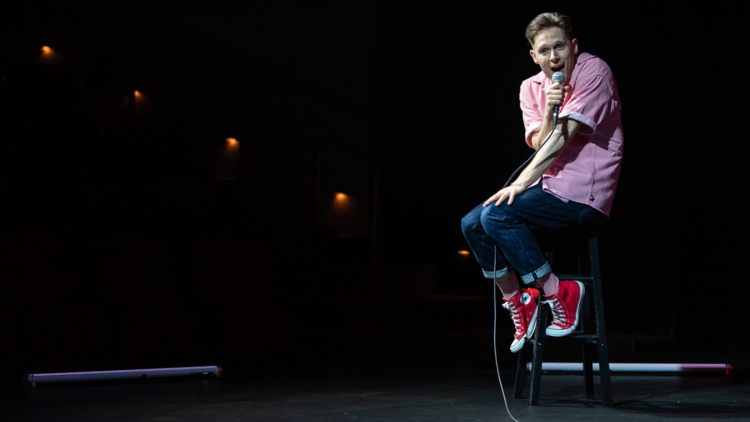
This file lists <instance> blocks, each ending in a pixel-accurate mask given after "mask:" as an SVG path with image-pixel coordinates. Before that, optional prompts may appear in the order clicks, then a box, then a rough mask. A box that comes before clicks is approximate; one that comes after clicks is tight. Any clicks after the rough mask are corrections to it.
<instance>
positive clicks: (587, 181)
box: [461, 13, 623, 352]
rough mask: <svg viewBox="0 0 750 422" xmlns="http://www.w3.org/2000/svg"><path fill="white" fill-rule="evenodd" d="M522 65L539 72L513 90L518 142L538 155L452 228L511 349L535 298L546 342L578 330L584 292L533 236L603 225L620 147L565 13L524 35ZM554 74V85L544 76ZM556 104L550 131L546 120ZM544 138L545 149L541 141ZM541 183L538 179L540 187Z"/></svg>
mask: <svg viewBox="0 0 750 422" xmlns="http://www.w3.org/2000/svg"><path fill="white" fill-rule="evenodd" d="M526 38H527V39H528V40H529V43H530V44H531V48H532V49H531V51H530V53H531V58H532V59H533V60H534V63H536V64H538V65H539V67H540V68H541V72H539V73H538V74H537V75H535V76H533V77H531V78H529V79H527V80H525V81H523V83H522V84H521V94H520V98H521V110H522V112H523V120H524V125H525V126H526V143H527V144H528V145H529V146H531V147H532V148H534V149H537V150H538V152H537V154H536V156H535V157H534V159H533V160H532V161H531V163H530V164H529V165H528V166H527V167H526V168H525V169H524V170H523V171H522V172H521V174H520V176H519V177H518V178H517V179H516V180H515V181H514V182H513V184H511V185H510V186H508V187H506V188H504V189H501V190H500V191H498V192H497V193H496V194H494V195H492V196H491V197H490V198H489V199H487V201H485V202H484V203H483V204H480V205H479V206H477V207H476V208H474V209H473V210H472V211H471V212H469V213H468V214H467V215H466V216H465V217H464V218H463V220H462V221H461V226H462V229H463V232H464V235H465V236H466V240H467V241H468V242H469V245H470V247H471V249H472V251H473V252H474V255H475V256H476V258H477V260H478V261H479V265H480V266H481V267H482V270H483V272H484V276H485V277H486V278H491V279H494V280H495V283H496V284H497V286H498V287H499V288H500V291H501V292H502V293H503V301H504V302H505V303H504V304H503V307H505V308H506V309H508V310H509V311H510V312H511V316H512V318H513V322H514V324H515V327H516V332H515V336H514V340H513V342H512V344H511V346H510V350H511V351H512V352H517V351H518V350H520V349H521V348H522V347H523V345H524V342H525V341H526V339H528V338H531V336H532V335H533V333H534V330H535V328H536V327H535V323H536V318H535V317H536V313H537V310H538V298H539V291H538V290H537V289H536V288H528V287H521V286H520V285H519V278H520V279H521V281H523V283H524V284H529V283H532V282H535V281H536V282H537V283H538V284H539V285H540V286H541V288H542V290H543V291H544V295H545V296H546V298H547V302H546V303H548V304H549V305H550V307H551V308H552V316H553V320H552V324H551V325H550V326H549V327H547V329H546V333H547V335H548V336H554V337H561V336H565V335H568V334H570V333H571V332H573V330H575V328H576V326H577V324H578V318H579V311H580V307H581V300H582V298H583V294H584V287H583V284H581V283H580V282H578V281H567V280H563V281H561V280H559V279H558V278H557V277H556V276H555V274H554V273H553V272H552V269H551V267H550V264H549V263H548V262H547V260H546V259H545V257H544V254H543V253H542V251H541V250H540V249H539V247H538V246H537V245H536V243H535V241H534V235H533V234H534V233H539V232H546V231H554V230H556V229H561V228H564V227H570V226H579V225H590V224H594V223H598V222H602V221H604V220H606V219H607V218H608V216H609V213H610V209H611V207H612V201H613V199H614V193H615V188H616V187H617V179H618V177H619V174H620V160H621V157H622V150H623V135H622V122H621V120H620V98H619V95H618V93H617V85H616V84H615V80H614V78H613V77H612V72H611V71H610V69H609V66H607V64H606V63H604V61H602V60H601V59H599V58H597V57H596V56H593V55H591V54H587V53H581V54H580V55H579V56H578V57H576V54H578V40H576V39H575V38H573V37H572V26H571V24H570V20H569V19H568V17H567V16H564V15H560V14H557V13H543V14H541V15H539V16H537V17H536V18H534V20H532V21H531V23H530V24H529V25H528V27H527V28H526ZM555 72H562V73H563V75H564V76H565V79H564V81H563V82H562V83H553V82H552V75H553V74H554V73H555ZM556 106H559V107H560V109H559V110H560V112H559V113H560V114H559V121H558V123H557V125H556V126H555V127H554V130H553V114H554V109H555V107H556ZM545 140H546V142H545ZM540 179H541V181H540Z"/></svg>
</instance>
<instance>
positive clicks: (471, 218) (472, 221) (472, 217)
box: [461, 212, 479, 234]
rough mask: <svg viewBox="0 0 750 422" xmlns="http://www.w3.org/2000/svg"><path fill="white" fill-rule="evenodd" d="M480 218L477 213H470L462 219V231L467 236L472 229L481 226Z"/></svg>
mask: <svg viewBox="0 0 750 422" xmlns="http://www.w3.org/2000/svg"><path fill="white" fill-rule="evenodd" d="M478 217H479V216H478V215H477V214H476V213H473V212H470V213H468V214H466V215H465V216H464V218H462V219H461V231H462V232H463V233H464V234H467V233H468V232H469V231H471V229H473V228H474V227H476V226H477V224H479V218H478Z"/></svg>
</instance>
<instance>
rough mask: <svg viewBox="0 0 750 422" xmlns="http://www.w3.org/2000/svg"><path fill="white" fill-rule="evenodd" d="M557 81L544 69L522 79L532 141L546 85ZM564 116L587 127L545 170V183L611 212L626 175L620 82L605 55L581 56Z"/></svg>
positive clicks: (549, 188)
mask: <svg viewBox="0 0 750 422" xmlns="http://www.w3.org/2000/svg"><path fill="white" fill-rule="evenodd" d="M551 84H552V81H551V80H549V78H547V76H546V75H545V74H544V73H543V72H539V73H538V74H537V75H536V76H533V77H531V78H529V79H526V80H525V81H523V83H522V84H521V110H522V111H523V123H524V125H525V126H526V143H527V144H529V146H532V144H531V135H533V134H534V133H535V132H538V131H539V129H540V127H541V126H542V116H543V115H544V110H545V104H546V103H547V102H546V98H545V97H546V96H545V94H544V90H545V88H547V87H548V86H549V85H551ZM562 118H568V119H573V120H575V121H577V122H579V123H582V124H584V125H586V126H587V127H582V128H580V129H579V130H578V132H577V133H576V134H575V136H573V139H571V140H570V143H569V144H568V145H567V146H566V147H565V149H564V150H563V151H562V153H561V154H560V156H559V157H558V158H557V160H556V161H555V162H554V164H552V166H551V167H550V168H549V169H548V170H547V171H546V172H544V175H543V176H542V186H543V187H544V190H545V191H547V192H551V193H553V194H555V195H557V196H558V197H560V198H561V199H563V200H565V201H568V200H569V201H574V202H579V203H582V204H586V205H589V206H591V207H594V208H596V209H597V210H599V211H601V212H603V213H604V214H606V215H609V212H610V210H611V209H612V201H613V200H614V196H615V188H616V187H617V179H618V178H619V176H620V161H621V159H622V149H623V136H622V121H621V120H620V96H619V95H618V94H617V84H616V83H615V78H614V77H613V76H612V71H611V70H610V69H609V66H607V64H606V63H604V61H603V60H601V59H600V58H598V57H596V56H593V55H591V54H587V53H581V54H580V55H579V56H578V60H577V62H576V65H575V68H573V74H572V75H571V76H570V91H568V92H567V93H566V95H565V102H564V103H563V106H562V108H561V109H560V119H562ZM537 183H538V181H537ZM535 184H536V183H535Z"/></svg>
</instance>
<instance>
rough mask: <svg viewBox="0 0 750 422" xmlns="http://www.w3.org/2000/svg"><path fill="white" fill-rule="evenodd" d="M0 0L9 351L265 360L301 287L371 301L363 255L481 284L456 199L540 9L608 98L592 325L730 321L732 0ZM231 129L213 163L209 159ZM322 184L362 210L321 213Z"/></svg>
mask: <svg viewBox="0 0 750 422" xmlns="http://www.w3.org/2000/svg"><path fill="white" fill-rule="evenodd" d="M19 3H20V2H19ZM3 7H4V8H5V9H6V10H4V11H3V13H2V15H1V17H0V19H2V34H1V36H0V47H1V48H2V50H0V51H1V53H2V56H1V60H2V62H1V64H2V77H3V80H2V110H1V112H2V116H1V117H0V125H1V127H0V130H1V132H0V134H1V136H2V144H1V145H2V146H1V148H2V153H1V154H0V168H1V169H0V172H2V173H1V175H2V176H1V177H2V183H0V185H1V186H2V224H1V225H0V236H2V241H1V242H0V243H1V244H0V251H2V256H1V257H0V262H2V268H1V271H2V273H0V282H1V283H2V292H0V316H1V317H2V324H0V335H2V336H3V343H5V344H9V345H11V347H9V348H3V352H2V354H0V356H2V359H0V362H2V363H0V369H2V371H3V372H4V373H9V372H13V371H19V370H22V371H27V372H28V371H47V370H51V371H52V370H61V371H62V370H77V369H81V370H86V369H107V368H115V367H135V366H138V365H149V364H153V365H155V364H168V365H181V364H191V363H206V362H204V361H206V360H216V359H218V358H219V357H223V358H224V359H225V360H229V361H232V359H231V356H235V355H240V354H241V353H244V352H247V351H248V350H254V348H255V347H257V346H256V345H257V344H262V345H263V346H262V348H263V349H264V350H267V351H266V352H264V353H260V354H258V356H259V358H260V359H261V361H263V359H268V360H269V361H272V360H273V358H274V357H278V356H279V354H277V353H276V352H277V351H279V350H283V349H285V348H286V345H288V342H289V341H290V340H289V337H294V336H295V335H299V331H300V330H302V331H304V330H305V328H304V327H305V326H304V324H300V322H299V321H300V320H304V319H305V318H307V317H308V316H306V315H300V314H299V313H298V312H296V311H295V309H296V308H298V307H300V306H302V307H303V308H304V306H310V305H309V303H316V302H315V301H323V300H324V299H325V298H326V297H330V296H337V295H338V296H347V297H367V295H368V288H370V287H371V286H372V285H371V284H368V283H370V281H369V280H370V277H371V270H372V268H371V265H372V262H373V255H372V254H373V251H377V256H376V260H377V262H378V264H379V267H378V268H380V269H379V270H378V274H380V278H381V280H379V281H378V282H379V283H380V285H384V286H385V285H388V283H389V282H388V280H386V278H388V277H387V275H388V274H396V275H394V276H393V277H394V279H395V280H397V281H396V282H393V281H391V284H393V283H396V284H397V283H398V282H399V281H398V280H401V279H403V280H405V281H404V283H410V282H412V281H413V280H412V279H420V277H421V276H424V274H427V278H428V279H429V280H431V281H430V283H432V286H433V287H432V293H434V294H438V295H443V296H446V295H447V296H467V295H468V296H471V295H479V296H488V295H489V294H490V293H489V292H490V291H489V290H488V286H487V285H486V283H485V282H484V280H483V279H482V278H481V275H480V272H479V270H478V268H476V266H475V265H473V264H472V263H471V262H464V261H465V260H464V261H461V258H460V257H459V258H457V257H456V251H457V250H459V249H466V247H467V246H466V244H465V241H464V240H463V237H462V235H461V232H460V229H459V221H460V218H461V217H462V215H463V214H464V213H465V212H467V211H468V210H470V209H471V208H472V207H473V206H474V205H475V204H477V203H478V202H480V201H482V200H483V199H485V198H486V197H487V196H489V195H490V194H492V193H493V192H495V191H496V190H497V189H498V188H499V186H501V184H502V183H503V182H504V180H505V179H506V178H507V176H508V175H509V173H510V172H511V171H512V170H513V169H515V167H516V166H517V165H518V164H520V163H521V162H522V161H523V160H524V159H525V158H526V157H527V156H528V154H529V153H530V152H531V151H530V150H529V149H528V148H527V147H526V146H525V144H524V143H523V137H522V134H523V125H522V121H521V118H520V111H519V107H518V87H519V85H520V82H521V81H522V80H523V79H525V78H527V77H528V76H530V75H532V74H534V73H536V72H537V71H538V67H536V65H534V63H533V62H532V61H531V59H530V58H529V57H528V45H527V44H526V42H525V39H524V38H523V32H524V28H525V25H526V23H527V22H528V21H529V20H531V19H532V18H533V17H534V16H535V15H536V14H538V13H540V12H543V11H549V10H558V11H560V12H562V13H565V14H568V15H569V16H570V17H571V18H572V21H573V25H574V34H575V36H576V37H577V38H578V40H579V45H580V48H581V50H582V51H585V52H589V53H592V54H595V55H597V56H599V57H601V58H602V59H604V60H605V61H607V63H608V64H609V65H610V67H611V68H612V69H613V72H614V74H615V77H616V79H617V83H618V86H619V90H620V96H621V99H622V103H623V110H622V118H623V123H624V128H625V139H626V147H625V155H624V160H623V167H622V174H621V179H620V185H619V188H618V193H617V196H616V200H615V204H614V209H613V214H612V218H611V220H610V222H609V223H608V227H607V229H606V230H605V231H604V232H603V233H602V235H601V244H602V255H603V256H602V259H603V266H604V267H603V268H604V270H603V271H604V277H605V282H606V287H605V294H606V295H607V298H606V300H607V306H608V309H607V315H608V318H609V320H608V324H609V329H610V331H613V332H618V333H630V334H637V335H656V336H674V338H675V339H676V341H677V342H681V343H691V342H699V343H700V342H702V341H703V340H705V339H706V338H707V337H706V336H708V337H724V336H727V335H728V334H729V333H731V332H732V330H733V329H734V328H735V327H736V324H737V323H739V322H740V321H741V320H742V318H743V317H744V313H743V310H744V309H743V300H742V299H743V298H744V297H745V296H747V295H748V294H750V288H749V287H748V284H747V282H746V281H745V280H744V278H743V276H744V273H745V271H744V267H743V264H744V259H743V258H744V252H745V251H746V249H747V248H746V244H745V243H746V242H745V239H746V237H747V224H746V223H745V222H744V212H743V211H744V207H743V205H744V201H743V200H742V199H741V198H742V197H744V196H745V195H744V189H743V188H742V185H741V181H742V180H743V179H742V177H743V176H742V169H743V168H744V165H743V164H742V163H743V162H744V161H745V156H746V151H747V147H746V146H745V142H746V135H744V133H745V132H746V129H744V127H743V125H742V123H743V122H744V120H746V119H744V118H743V117H742V116H743V115H744V113H743V111H742V108H743V107H744V106H745V103H746V100H745V96H746V94H747V92H748V90H747V89H746V88H745V87H744V85H745V84H744V82H743V81H742V78H741V77H740V76H739V74H741V72H742V71H743V68H742V66H741V64H742V63H744V62H746V60H745V59H744V58H745V56H746V51H745V50H746V49H745V48H744V45H743V37H742V33H741V28H742V27H743V24H742V22H741V18H739V17H737V12H738V11H737V10H734V9H733V8H732V7H730V6H729V3H728V2H727V3H726V4H724V3H723V2H713V3H712V4H711V5H710V6H706V7H704V8H692V9H685V8H683V7H677V6H676V5H675V6H674V7H673V6H670V5H666V4H665V5H660V6H658V7H656V6H654V7H650V8H645V7H643V8H642V7H636V6H623V5H619V4H616V5H615V4H611V5H610V4H607V5H602V4H595V3H570V4H568V5H560V4H559V3H554V4H553V3H546V4H545V3H544V2H537V3H534V4H531V3H529V4H528V5H523V6H518V5H513V6H510V5H506V4H501V3H500V2H491V1H487V2H415V1H399V2H372V1H371V2H367V1H362V2H335V1H308V2H270V1H268V2H264V1H258V2H247V3H246V2H239V1H237V2H234V1H228V0H223V1H215V2H211V4H203V3H202V2H194V1H183V2H171V1H161V2H145V1H144V2H138V1H136V2H118V1H113V2H108V3H107V4H106V5H99V6H91V5H83V4H79V3H75V2H67V3H52V2H49V3H46V2H31V3H28V2H24V3H23V4H20V5H17V6H11V5H4V6H3ZM42 45H48V46H50V47H51V48H52V49H53V51H54V53H53V54H54V55H53V56H44V55H42V53H41V52H40V46H42ZM735 75H737V76H735ZM136 89H137V90H138V91H139V92H140V93H141V94H142V97H139V98H138V99H135V104H136V106H135V107H131V106H132V104H133V100H134V96H133V94H132V92H133V91H134V90H136ZM228 137H235V138H238V139H239V140H240V144H241V149H240V152H239V157H240V158H239V159H240V162H241V164H240V165H239V166H238V168H239V170H237V171H235V170H236V169H230V170H228V171H229V174H230V176H231V175H236V176H237V177H236V178H232V177H229V180H227V178H226V177H224V178H222V177H217V174H219V175H220V173H221V171H219V170H217V168H216V167H215V166H216V164H215V163H216V159H215V157H214V154H215V153H216V151H219V150H220V149H221V148H223V145H224V144H223V142H224V139H225V138H228ZM224 170H226V169H224ZM232 172H234V173H232ZM221 174H223V173H221ZM336 192H345V193H347V194H348V195H349V197H350V198H351V200H352V201H353V204H354V205H352V207H353V208H352V209H356V210H357V211H356V212H357V213H358V214H357V215H358V216H359V217H357V218H355V220H356V219H359V220H358V221H355V222H351V224H349V223H347V224H349V225H348V226H346V227H344V226H341V224H343V223H337V221H339V220H337V219H336V218H335V215H333V216H332V215H331V214H330V213H329V212H328V211H327V210H328V209H329V208H327V207H328V205H329V204H330V201H331V200H332V198H333V194H334V193H336ZM373 210H375V211H373ZM373 212H376V213H377V214H376V215H373ZM373 218H375V220H374V221H376V222H377V223H376V224H377V226H376V227H375V230H374V231H373V227H372V226H373ZM337 224H338V225H337ZM373 233H375V234H376V236H377V237H376V239H373ZM347 234H349V235H350V236H347ZM373 240H376V241H377V243H376V244H375V243H374V242H373ZM381 267H382V268H381ZM389 271H390V272H389ZM404 273H409V274H412V275H413V274H417V275H416V276H414V277H412V276H411V275H410V276H404V275H403V274H404ZM398 274H400V275H398ZM420 274H421V276H420ZM399 277H400V278H399ZM409 277H411V278H409ZM410 280H411V281H410ZM369 291H370V292H371V290H369ZM383 291H385V290H383ZM383 291H381V293H383ZM396 291H398V288H396ZM386 293H387V292H386ZM393 294H395V295H397V296H398V294H401V295H402V296H408V294H405V293H403V292H402V293H393ZM381 295H382V294H381ZM386 295H387V294H386ZM321 303H323V302H321ZM376 303H379V302H376ZM301 304H302V305H301ZM304 304H308V305H304ZM375 306H378V305H375ZM382 306H387V305H382ZM312 308H313V309H314V306H313V307H312ZM304 309H308V308H304ZM333 318H336V316H335V315H334V317H333ZM341 318H345V316H341ZM154 321H160V322H158V323H155V322H154ZM400 323H401V321H396V320H388V319H386V320H382V321H380V322H379V324H380V325H379V326H380V327H381V328H383V327H388V326H391V325H398V324H400ZM154 325H158V326H159V327H161V328H158V329H155V328H153V326H154ZM376 325H378V324H376ZM217 327H221V328H217ZM300 327H302V328H300ZM355 329H356V327H355ZM279 333H281V334H279ZM743 335H746V334H743ZM239 337H241V338H244V339H246V340H245V341H244V342H241V344H235V343H232V342H231V341H229V340H227V339H228V338H239ZM151 343H155V344H156V345H153V344H152V345H151V346H144V344H151ZM217 344H218V345H217ZM232 348H234V349H236V351H235V352H227V349H232ZM179 350H182V351H184V352H176V351H179ZM189 350H199V351H200V352H199V353H198V354H197V355H196V354H195V353H193V352H189ZM232 353H234V355H233V354H232ZM81 354H83V356H84V357H83V358H82V357H80V356H81ZM144 355H151V356H154V355H158V356H161V358H160V359H161V360H159V359H157V360H149V359H148V358H145V357H140V358H139V357H138V356H144ZM282 355H283V353H282ZM196 356H198V358H196ZM227 356H230V357H229V358H227ZM238 359H239V358H238ZM196 360H200V361H201V362H195V361H196Z"/></svg>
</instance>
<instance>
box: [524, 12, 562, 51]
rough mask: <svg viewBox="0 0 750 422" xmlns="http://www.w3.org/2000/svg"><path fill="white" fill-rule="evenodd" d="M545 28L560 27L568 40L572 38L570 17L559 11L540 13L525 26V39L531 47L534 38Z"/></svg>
mask: <svg viewBox="0 0 750 422" xmlns="http://www.w3.org/2000/svg"><path fill="white" fill-rule="evenodd" d="M547 28H560V29H562V30H563V32H564V33H565V37H566V38H567V39H568V40H572V39H573V25H571V23H570V18H568V17H567V16H565V15H561V14H559V13H542V14H540V15H538V16H537V17H535V18H534V19H533V20H532V21H531V23H529V25H528V26H526V39H527V40H529V44H531V47H532V48H534V38H535V37H536V36H537V34H539V33H540V32H541V31H543V30H545V29H547Z"/></svg>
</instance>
